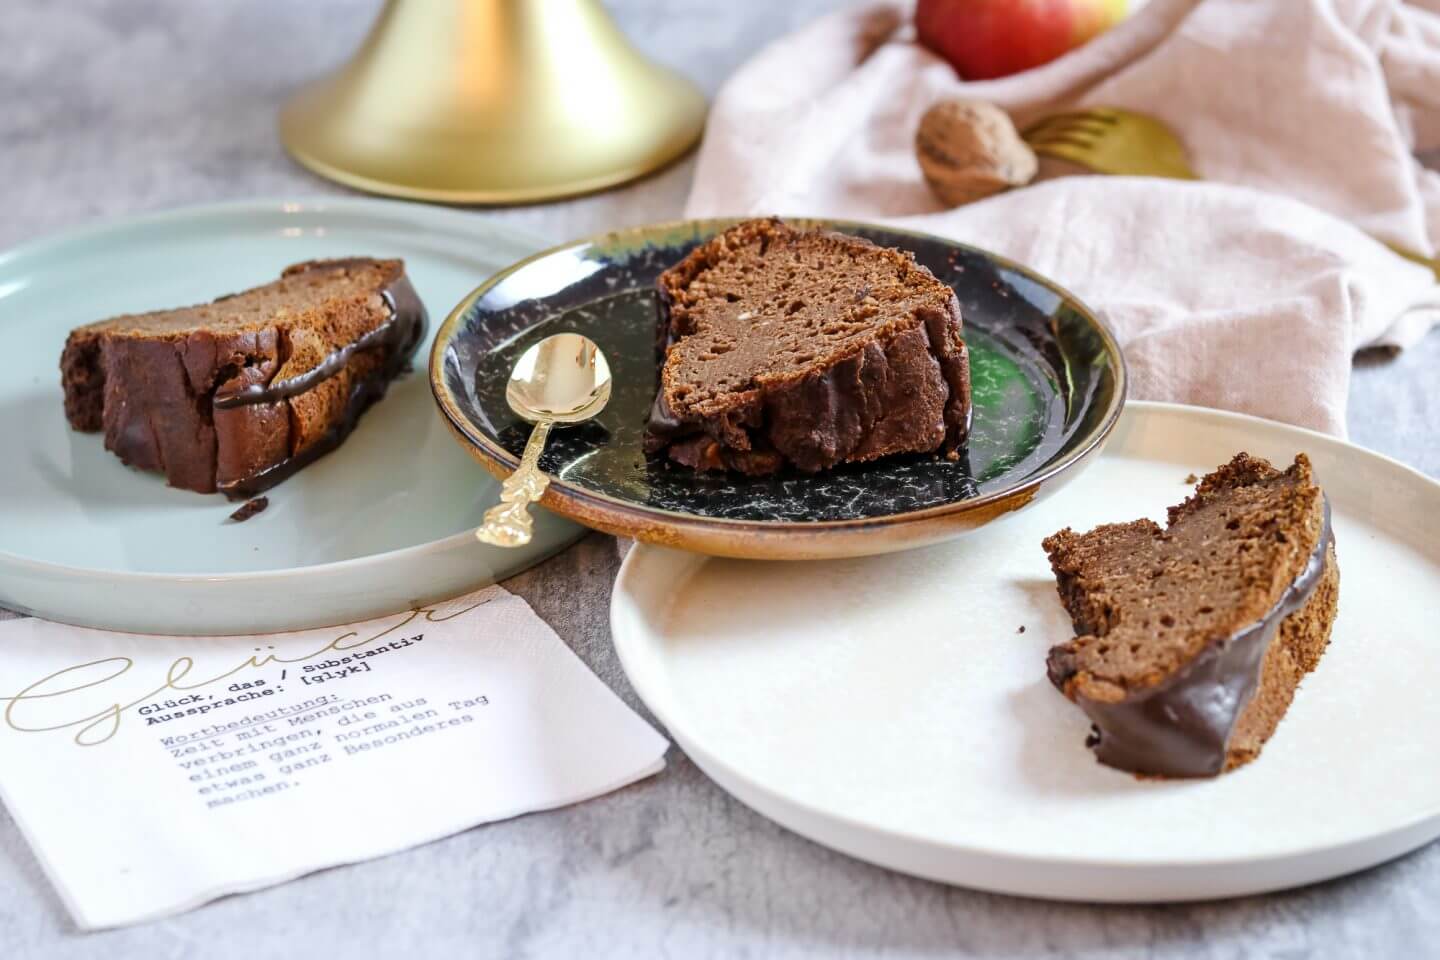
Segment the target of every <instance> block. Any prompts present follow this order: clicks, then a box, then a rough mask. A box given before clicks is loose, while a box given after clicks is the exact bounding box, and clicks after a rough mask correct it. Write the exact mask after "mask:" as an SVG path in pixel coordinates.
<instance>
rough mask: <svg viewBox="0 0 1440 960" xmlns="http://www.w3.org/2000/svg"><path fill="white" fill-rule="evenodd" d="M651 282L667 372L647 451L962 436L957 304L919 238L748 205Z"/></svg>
mask: <svg viewBox="0 0 1440 960" xmlns="http://www.w3.org/2000/svg"><path fill="white" fill-rule="evenodd" d="M657 285H658V288H659V304H660V318H659V334H658V341H659V342H658V348H659V351H660V355H661V357H660V359H661V367H660V386H659V391H658V393H657V395H656V397H655V403H654V406H653V408H652V410H651V413H650V422H649V426H648V428H647V431H646V440H645V448H646V452H647V453H652V454H654V453H662V452H663V453H664V454H666V455H667V456H668V457H669V458H670V459H671V460H674V461H676V462H678V463H681V464H684V465H685V466H688V467H692V468H694V469H696V470H735V471H738V472H740V473H745V474H751V475H764V474H769V473H773V472H775V471H776V470H779V469H781V468H782V467H785V466H792V467H795V468H797V469H799V470H802V471H806V472H815V471H819V470H825V469H828V468H830V467H833V466H835V465H836V464H839V463H845V462H854V461H864V460H874V459H876V458H878V457H884V456H888V455H890V454H895V453H933V452H943V453H952V452H953V451H954V450H955V449H956V448H957V447H958V446H959V445H960V444H961V443H962V442H963V441H964V439H965V436H966V433H967V432H968V430H969V418H970V369H969V364H968V359H967V353H966V349H965V343H964V341H963V340H962V339H961V336H960V306H959V304H958V302H957V301H956V299H955V294H954V292H953V291H952V290H951V289H950V288H949V287H948V286H946V285H945V284H944V283H941V282H940V281H939V280H937V279H936V278H935V276H934V275H933V274H932V273H930V271H929V270H927V269H925V268H924V267H923V266H920V265H919V264H917V263H916V262H915V260H914V258H913V257H912V256H911V255H910V254H908V253H905V252H903V251H900V250H894V249H889V248H885V247H879V246H876V245H875V244H873V243H870V242H868V241H866V240H863V239H859V238H856V237H851V236H846V235H843V234H838V233H831V232H826V231H802V230H795V229H793V228H791V227H789V226H788V225H786V224H785V223H783V222H781V221H780V220H777V219H767V220H749V221H746V222H744V223H740V224H737V225H735V226H733V227H731V228H730V229H728V230H726V231H724V232H723V233H721V234H719V235H718V236H716V237H713V238H712V239H710V240H708V241H707V242H705V243H703V244H701V245H700V246H699V247H698V248H696V249H695V250H694V251H692V252H691V253H690V254H689V255H688V256H687V257H685V259H683V260H681V261H680V262H679V263H678V264H676V265H675V266H673V267H671V268H670V269H669V270H666V271H665V272H664V273H663V274H661V275H660V278H659V280H658V284H657Z"/></svg>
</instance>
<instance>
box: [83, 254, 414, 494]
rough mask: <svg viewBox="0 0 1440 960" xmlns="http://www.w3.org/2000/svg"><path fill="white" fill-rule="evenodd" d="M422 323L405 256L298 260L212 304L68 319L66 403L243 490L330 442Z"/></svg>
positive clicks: (381, 382) (395, 367)
mask: <svg viewBox="0 0 1440 960" xmlns="http://www.w3.org/2000/svg"><path fill="white" fill-rule="evenodd" d="M425 322H426V317H425V309H424V307H423V305H422V304H421V303H420V300H419V297H418V296H416V294H415V291H414V288H413V287H412V286H411V285H410V282H409V280H408V279H407V278H406V276H405V267H404V263H403V262H402V261H399V260H373V259H369V258H360V257H355V258H346V259H341V260H318V261H308V262H305V263H298V264H295V265H293V266H291V267H288V268H286V270H285V271H284V272H283V273H282V274H281V277H280V279H278V280H276V281H274V282H273V283H270V284H266V285H264V286H262V287H256V288H253V289H251V290H247V291H244V292H242V293H239V294H231V295H229V296H225V297H221V298H219V299H218V300H215V301H213V302H212V303H209V304H203V305H198V306H194V307H183V308H179V309H176V310H162V311H156V312H153V313H147V314H134V315H126V316H120V317H115V318H112V319H110V320H104V321H101V322H99V323H93V324H89V325H87V326H83V327H79V328H77V329H75V330H74V331H72V332H71V334H70V336H69V338H68V339H67V341H66V344H65V349H64V351H63V353H62V354H61V359H60V369H61V383H62V386H63V388H64V393H65V413H66V416H67V418H68V420H69V422H70V425H71V427H72V428H74V429H76V430H80V431H84V432H95V431H103V432H104V434H105V447H106V449H108V450H110V451H111V452H113V453H115V454H116V455H117V456H118V457H119V458H120V459H121V460H122V461H124V462H125V463H126V464H129V465H130V466H133V467H136V468H138V469H142V470H150V471H154V472H157V473H161V474H164V476H165V478H166V480H167V482H168V483H169V484H170V485H171V486H174V487H179V488H181V489H185V490H193V491H196V492H199V493H212V492H215V491H216V490H219V491H221V492H223V493H225V494H227V495H228V496H230V497H232V498H241V499H243V498H246V497H250V496H253V495H254V494H256V493H258V492H260V491H262V490H265V489H267V488H269V487H271V486H273V485H274V484H276V483H278V482H280V481H281V480H283V479H285V478H286V477H288V476H290V475H291V474H292V473H294V472H295V471H296V470H298V469H300V468H301V467H303V466H305V465H306V464H308V463H310V462H313V461H314V460H315V459H317V458H319V457H320V456H322V455H324V454H325V453H327V452H329V451H330V450H333V449H334V448H335V447H337V446H339V444H340V443H341V442H342V441H343V440H344V439H345V437H346V436H347V435H348V434H349V432H350V431H351V430H352V429H353V428H354V426H355V423H356V421H357V420H358V419H359V417H360V415H361V414H362V413H364V411H365V410H366V409H367V408H368V407H369V406H370V405H371V404H373V403H374V402H375V401H376V400H378V399H379V398H380V397H382V396H383V395H384V393H385V390H386V387H387V386H388V384H389V382H390V381H391V380H392V379H394V378H395V377H396V376H398V375H399V373H400V372H401V371H402V370H403V369H404V368H405V365H406V363H407V362H408V358H409V355H410V353H411V352H412V351H413V349H414V347H415V345H416V344H417V343H418V342H419V340H420V338H421V337H422V336H423V333H424V330H425Z"/></svg>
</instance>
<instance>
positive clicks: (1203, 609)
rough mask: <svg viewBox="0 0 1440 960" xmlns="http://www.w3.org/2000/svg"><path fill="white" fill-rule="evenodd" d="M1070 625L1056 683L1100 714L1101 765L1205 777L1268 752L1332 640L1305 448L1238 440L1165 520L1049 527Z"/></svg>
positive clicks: (1319, 501) (1316, 502)
mask: <svg viewBox="0 0 1440 960" xmlns="http://www.w3.org/2000/svg"><path fill="white" fill-rule="evenodd" d="M1044 546H1045V551H1046V553H1048V554H1049V556H1050V566H1051V568H1052V569H1053V570H1054V572H1055V578H1056V581H1057V585H1058V588H1059V591H1060V599H1061V601H1062V602H1063V603H1064V605H1065V608H1066V610H1068V611H1069V613H1070V617H1071V619H1072V620H1073V621H1074V625H1075V633H1076V637H1075V638H1074V639H1073V640H1070V641H1068V642H1066V643H1062V644H1060V645H1058V646H1056V647H1054V648H1052V649H1051V651H1050V656H1049V658H1048V663H1047V666H1048V673H1049V676H1050V681H1051V682H1052V683H1053V684H1054V685H1055V686H1056V687H1057V688H1059V689H1060V690H1061V691H1062V692H1063V693H1064V694H1065V696H1067V697H1069V698H1070V699H1071V700H1073V701H1074V702H1075V703H1076V704H1077V705H1078V706H1079V707H1080V708H1081V709H1082V710H1084V711H1085V713H1086V714H1087V715H1088V716H1089V717H1090V719H1091V721H1092V722H1093V724H1094V729H1093V732H1092V734H1091V737H1090V741H1089V745H1090V746H1091V747H1092V748H1093V749H1094V751H1095V755H1096V757H1097V758H1098V759H1099V760H1100V762H1101V763H1104V764H1108V765H1109V766H1112V767H1118V768H1119V769H1121V770H1129V771H1132V772H1134V773H1138V774H1144V775H1149V776H1156V777H1208V776H1214V775H1216V774H1219V773H1223V772H1225V771H1228V770H1233V769H1234V768H1235V767H1238V766H1240V765H1242V764H1245V763H1249V762H1250V761H1251V760H1253V759H1255V758H1256V757H1257V756H1259V755H1260V749H1261V747H1262V746H1264V744H1265V741H1266V740H1268V739H1269V738H1270V735H1271V734H1273V733H1274V732H1275V728H1276V726H1277V725H1278V724H1279V723H1280V720H1281V718H1282V717H1283V716H1284V715H1285V712H1286V710H1287V709H1288V708H1289V706H1290V701H1291V699H1292V698H1293V697H1294V696H1295V689H1296V687H1297V686H1298V685H1299V683H1300V680H1301V679H1302V678H1303V677H1304V676H1305V674H1306V673H1308V672H1309V671H1311V670H1313V669H1315V666H1316V664H1318V663H1319V662H1320V656H1321V654H1323V653H1324V652H1325V647H1326V646H1327V644H1328V643H1329V641H1330V628H1331V625H1332V624H1333V623H1334V620H1335V611H1336V605H1337V601H1338V597H1339V589H1340V573H1339V568H1338V567H1337V566H1336V562H1335V539H1334V536H1333V534H1332V532H1331V529H1330V510H1329V505H1328V504H1327V502H1326V500H1325V495H1324V494H1323V492H1322V491H1321V490H1320V488H1319V487H1318V486H1316V485H1315V482H1314V480H1313V478H1312V476H1311V471H1310V461H1309V460H1308V459H1307V458H1306V457H1305V455H1304V454H1300V455H1299V456H1297V457H1296V458H1295V462H1294V463H1293V464H1292V465H1291V466H1290V467H1289V468H1288V469H1287V470H1285V471H1283V472H1282V471H1278V470H1276V469H1274V468H1273V467H1272V466H1271V465H1270V464H1269V463H1267V462H1265V461H1264V460H1261V459H1259V458H1257V457H1251V456H1249V455H1248V454H1244V453H1240V454H1237V455H1236V456H1235V458H1234V459H1233V460H1231V461H1230V462H1229V463H1228V464H1226V465H1224V466H1222V467H1220V468H1219V469H1218V470H1216V471H1215V472H1214V473H1211V474H1209V475H1208V476H1206V477H1205V478H1203V479H1202V480H1201V481H1200V484H1199V486H1198V487H1197V488H1196V490H1195V494H1194V496H1192V497H1190V499H1188V500H1186V501H1185V502H1184V503H1182V504H1180V505H1179V506H1177V507H1171V508H1170V515H1169V523H1168V524H1167V525H1166V526H1165V527H1164V529H1162V528H1160V527H1159V526H1158V525H1156V524H1155V523H1152V522H1151V521H1149V520H1136V521H1134V522H1132V523H1117V524H1106V525H1104V526H1100V527H1096V528H1095V529H1094V530H1091V531H1090V532H1089V533H1084V534H1077V533H1075V532H1073V531H1071V530H1069V529H1065V530H1061V531H1060V532H1059V533H1056V534H1054V535H1053V536H1050V537H1048V538H1046V540H1045V543H1044Z"/></svg>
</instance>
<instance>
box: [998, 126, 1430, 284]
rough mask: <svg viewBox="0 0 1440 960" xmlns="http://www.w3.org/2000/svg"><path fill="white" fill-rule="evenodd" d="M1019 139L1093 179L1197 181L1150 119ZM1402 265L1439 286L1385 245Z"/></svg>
mask: <svg viewBox="0 0 1440 960" xmlns="http://www.w3.org/2000/svg"><path fill="white" fill-rule="evenodd" d="M1021 137H1022V138H1023V139H1024V140H1025V142H1026V143H1028V144H1030V148H1031V149H1032V150H1034V151H1035V152H1036V153H1039V154H1044V155H1046V156H1050V157H1057V158H1059V159H1061V160H1068V161H1070V162H1071V163H1077V164H1079V165H1080V166H1082V167H1088V168H1089V169H1091V170H1094V171H1095V172H1096V173H1106V174H1110V175H1112V176H1126V177H1165V178H1168V179H1171V180H1199V179H1200V175H1199V174H1197V173H1196V172H1195V171H1194V170H1192V169H1191V168H1190V163H1189V161H1188V160H1187V159H1186V158H1185V147H1184V145H1183V144H1181V143H1180V138H1179V137H1177V136H1176V135H1175V133H1174V131H1172V130H1171V129H1170V128H1169V127H1167V126H1165V124H1163V123H1161V122H1160V121H1159V120H1156V119H1155V118H1154V117H1150V116H1146V115H1145V114H1143V113H1135V112H1133V111H1130V110H1119V109H1116V108H1114V107H1092V108H1089V109H1085V110H1076V111H1073V112H1070V113H1058V114H1056V115H1055V116H1053V117H1046V118H1045V119H1043V120H1041V121H1039V122H1038V123H1036V124H1035V125H1033V126H1031V127H1028V128H1027V129H1026V130H1025V132H1024V133H1022V134H1021ZM1385 245H1386V246H1387V247H1389V248H1390V249H1391V250H1393V251H1395V252H1396V253H1398V254H1399V255H1400V256H1402V257H1404V258H1405V259H1407V260H1413V261H1414V262H1415V263H1418V264H1420V265H1421V266H1425V267H1429V268H1430V272H1431V273H1433V274H1435V278H1436V279H1437V280H1440V260H1432V259H1431V258H1430V257H1427V256H1425V255H1423V254H1419V253H1416V252H1415V251H1413V250H1406V249H1404V248H1402V247H1397V246H1396V245H1395V244H1393V243H1388V242H1387V243H1386V244H1385Z"/></svg>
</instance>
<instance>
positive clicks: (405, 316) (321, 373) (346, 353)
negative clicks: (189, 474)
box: [215, 275, 427, 500]
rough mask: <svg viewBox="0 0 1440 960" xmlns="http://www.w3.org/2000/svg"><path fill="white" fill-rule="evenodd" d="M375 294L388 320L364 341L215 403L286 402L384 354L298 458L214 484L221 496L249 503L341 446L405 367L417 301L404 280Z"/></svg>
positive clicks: (422, 325)
mask: <svg viewBox="0 0 1440 960" xmlns="http://www.w3.org/2000/svg"><path fill="white" fill-rule="evenodd" d="M380 295H381V296H382V297H383V298H384V300H385V302H386V304H387V305H388V306H389V308H390V318H389V319H388V320H386V321H385V322H384V323H382V324H381V325H380V326H378V327H376V328H375V329H374V330H372V331H370V332H369V333H367V334H365V335H364V336H362V337H359V338H357V339H356V340H355V341H353V342H351V343H348V344H346V345H345V346H343V347H341V348H340V349H338V350H336V351H334V352H333V353H331V354H330V355H329V356H327V357H326V358H325V359H324V360H322V361H321V362H320V363H319V364H317V365H316V366H315V367H313V368H312V369H310V370H307V371H306V372H305V373H302V374H300V375H299V376H296V377H290V378H289V379H286V380H282V381H279V382H272V383H269V384H255V385H253V386H251V387H247V388H245V389H243V390H239V391H236V392H235V393H233V394H229V395H227V396H225V397H219V396H217V397H216V398H215V406H216V407H218V408H220V409H225V408H226V407H234V406H242V405H245V404H253V403H274V402H278V401H282V400H286V399H289V398H290V397H295V396H298V395H300V394H302V393H304V392H305V391H307V390H310V389H313V388H314V387H315V386H316V385H317V384H319V383H322V382H323V381H325V380H326V379H328V378H330V377H333V376H335V374H337V373H339V372H340V371H341V370H343V369H344V368H345V364H346V363H348V362H349V361H350V358H351V357H353V356H354V355H355V354H356V353H357V352H359V351H361V350H370V349H377V348H378V349H384V350H386V351H387V357H386V360H385V363H384V364H382V365H381V366H380V367H379V368H377V369H376V371H375V372H374V373H373V374H371V375H370V376H369V377H366V378H364V379H362V380H360V381H358V382H357V383H356V384H355V385H354V386H353V387H352V388H351V390H350V396H349V397H348V398H347V399H346V402H345V411H344V413H343V415H342V416H341V417H340V419H339V420H338V421H336V423H335V424H334V426H332V427H331V428H330V429H329V430H327V431H325V433H324V434H323V435H322V436H321V437H320V438H319V439H318V440H316V441H315V442H313V443H311V444H310V445H309V446H308V447H306V448H305V449H303V450H301V451H299V452H298V453H296V454H294V455H292V456H289V457H286V458H285V459H283V460H280V461H278V462H276V463H274V464H271V465H270V466H268V467H266V468H265V469H263V470H259V471H257V472H255V473H253V474H251V475H250V476H248V477H244V478H242V479H240V480H236V481H233V482H230V483H224V484H219V489H220V492H221V493H224V494H225V495H226V496H227V497H229V498H230V499H232V500H242V499H248V498H249V497H253V496H255V495H256V494H257V493H260V492H261V491H263V490H268V489H269V488H271V487H273V486H275V484H277V483H279V482H281V481H282V480H285V479H287V478H289V477H290V476H292V475H293V474H295V473H296V472H297V471H298V470H300V469H302V468H303V467H306V466H308V465H310V464H311V463H314V462H315V461H316V460H318V459H320V458H321V457H323V456H324V455H325V454H327V453H329V452H330V451H332V450H334V449H335V448H336V447H338V446H340V444H341V443H343V442H344V440H345V438H346V437H347V436H349V435H350V431H352V430H354V429H355V424H356V422H357V421H358V420H359V419H360V415H361V414H363V413H364V412H365V411H366V410H367V409H369V408H370V406H371V404H373V403H375V402H376V401H377V400H379V399H381V398H382V397H384V396H385V390H386V388H387V387H388V386H389V385H390V381H391V380H393V379H395V377H397V376H399V375H400V373H401V372H402V371H403V370H404V369H405V367H406V366H407V365H408V364H409V362H410V354H411V353H412V352H413V351H414V349H415V346H416V345H417V344H418V343H419V342H420V340H421V338H422V337H424V335H425V329H426V320H427V317H426V313H425V305H424V304H422V303H421V302H420V298H419V296H418V295H417V294H416V293H415V288H414V287H413V286H411V284H410V281H409V279H408V278H407V277H405V276H403V275H402V276H401V277H399V278H398V280H397V281H396V282H395V283H393V284H391V285H390V286H388V287H386V288H384V289H383V290H381V292H380Z"/></svg>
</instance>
